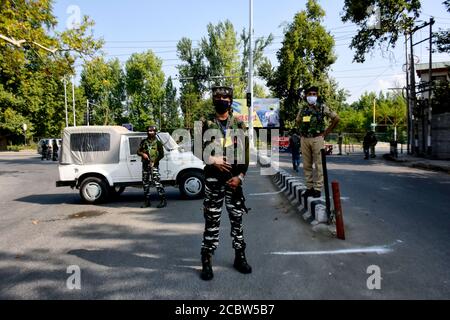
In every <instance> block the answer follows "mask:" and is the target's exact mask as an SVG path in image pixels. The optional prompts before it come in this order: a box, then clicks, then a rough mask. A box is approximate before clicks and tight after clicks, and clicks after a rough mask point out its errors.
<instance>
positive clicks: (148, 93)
mask: <svg viewBox="0 0 450 320" xmlns="http://www.w3.org/2000/svg"><path fill="white" fill-rule="evenodd" d="M125 70H126V80H125V84H126V91H127V97H128V108H129V115H128V118H129V121H130V122H131V123H133V124H134V125H135V127H136V128H137V129H138V130H144V129H145V126H147V125H148V124H150V123H154V124H158V125H160V124H161V123H160V119H161V113H162V104H163V103H164V92H165V91H164V80H165V79H164V78H165V77H164V73H163V71H162V60H161V59H159V58H158V57H156V55H155V54H154V53H153V52H152V51H151V50H149V51H147V52H144V53H134V54H132V55H131V57H130V58H129V59H128V60H127V62H126V64H125Z"/></svg>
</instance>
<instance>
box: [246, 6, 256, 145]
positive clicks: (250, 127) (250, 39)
mask: <svg viewBox="0 0 450 320" xmlns="http://www.w3.org/2000/svg"><path fill="white" fill-rule="evenodd" d="M249 24H250V27H249V37H248V53H249V61H248V91H249V92H248V93H247V95H248V96H249V98H250V105H249V106H247V107H248V132H249V143H250V149H254V148H255V144H254V137H253V48H252V44H253V43H252V42H253V0H249Z"/></svg>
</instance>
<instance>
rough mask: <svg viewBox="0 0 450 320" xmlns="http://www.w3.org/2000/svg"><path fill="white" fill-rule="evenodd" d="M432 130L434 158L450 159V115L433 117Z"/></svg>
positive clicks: (444, 114)
mask: <svg viewBox="0 0 450 320" xmlns="http://www.w3.org/2000/svg"><path fill="white" fill-rule="evenodd" d="M431 128H432V129H431V147H432V155H433V157H434V158H437V159H450V113H441V114H436V115H433V119H432V121H431Z"/></svg>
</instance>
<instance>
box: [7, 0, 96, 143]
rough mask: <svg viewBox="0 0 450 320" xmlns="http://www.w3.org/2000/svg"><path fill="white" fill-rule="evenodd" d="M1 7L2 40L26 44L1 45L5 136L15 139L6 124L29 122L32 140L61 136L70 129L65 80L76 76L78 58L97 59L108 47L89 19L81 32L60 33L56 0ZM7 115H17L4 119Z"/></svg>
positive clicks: (14, 3)
mask: <svg viewBox="0 0 450 320" xmlns="http://www.w3.org/2000/svg"><path fill="white" fill-rule="evenodd" d="M0 5H1V6H0V7H1V14H0V34H2V35H4V36H6V37H8V38H11V39H15V40H24V42H23V43H22V44H21V45H20V46H15V45H14V44H12V43H10V42H7V41H5V40H4V39H1V40H0V99H1V100H2V103H1V104H0V123H1V125H0V126H1V127H0V130H1V131H2V133H3V134H11V133H13V132H14V131H11V128H10V127H8V126H7V125H6V122H7V121H9V122H11V123H15V122H20V121H22V120H23V119H25V120H26V121H27V122H29V124H30V125H29V126H28V127H29V128H31V130H29V132H30V134H33V135H36V136H47V135H57V134H59V132H60V131H61V129H62V128H63V127H64V125H65V115H64V90H63V83H62V81H61V79H62V78H63V76H66V75H71V74H73V73H74V63H75V61H76V59H77V58H78V57H81V56H83V57H84V56H86V55H93V54H94V53H95V52H96V51H97V50H98V49H99V48H100V47H101V45H102V43H103V42H102V41H99V40H95V39H94V38H93V37H92V35H91V34H90V30H91V28H92V26H93V21H91V20H90V19H89V18H88V17H86V16H85V17H83V21H82V23H81V24H80V26H79V27H78V28H76V29H73V30H66V31H63V32H57V31H56V26H57V23H56V17H55V16H54V15H53V11H52V7H53V1H51V0H39V1H23V0H15V1H12V0H1V1H0ZM46 48H47V49H46ZM52 49H54V50H56V51H53V52H49V50H52ZM8 109H10V110H13V111H14V112H13V113H12V112H10V111H8V112H7V113H6V114H5V112H6V110H8ZM77 116H78V115H77ZM11 117H16V118H17V119H16V120H17V121H16V120H14V119H12V118H11ZM19 120H20V121H19Z"/></svg>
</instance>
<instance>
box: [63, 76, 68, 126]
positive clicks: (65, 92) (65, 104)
mask: <svg viewBox="0 0 450 320" xmlns="http://www.w3.org/2000/svg"><path fill="white" fill-rule="evenodd" d="M63 82H64V107H65V109H66V128H67V127H68V126H69V115H68V113H67V81H66V77H65V76H64V78H63Z"/></svg>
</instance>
